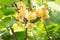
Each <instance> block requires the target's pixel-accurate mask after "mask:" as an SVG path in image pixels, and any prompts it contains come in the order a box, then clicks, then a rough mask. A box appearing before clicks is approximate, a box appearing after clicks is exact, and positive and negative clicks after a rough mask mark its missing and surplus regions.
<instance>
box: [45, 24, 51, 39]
mask: <svg viewBox="0 0 60 40" xmlns="http://www.w3.org/2000/svg"><path fill="white" fill-rule="evenodd" d="M44 28H45V30H46V34H47V37H48V40H51V39H50V36H49V33H48V29H47V28H46V24H45V23H44Z"/></svg>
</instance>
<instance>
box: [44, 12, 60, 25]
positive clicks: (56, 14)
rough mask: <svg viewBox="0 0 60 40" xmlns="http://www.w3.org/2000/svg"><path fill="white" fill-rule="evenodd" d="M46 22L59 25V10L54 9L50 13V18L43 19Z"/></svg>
mask: <svg viewBox="0 0 60 40" xmlns="http://www.w3.org/2000/svg"><path fill="white" fill-rule="evenodd" d="M45 23H46V24H51V23H55V24H59V25H60V12H59V11H54V12H52V13H51V14H50V19H47V20H46V21H45Z"/></svg>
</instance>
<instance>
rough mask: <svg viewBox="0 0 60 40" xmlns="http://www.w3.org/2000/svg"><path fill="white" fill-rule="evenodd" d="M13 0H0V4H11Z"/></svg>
mask: <svg viewBox="0 0 60 40" xmlns="http://www.w3.org/2000/svg"><path fill="white" fill-rule="evenodd" d="M14 1H15V0H0V5H3V6H9V5H11V4H13V2H14Z"/></svg>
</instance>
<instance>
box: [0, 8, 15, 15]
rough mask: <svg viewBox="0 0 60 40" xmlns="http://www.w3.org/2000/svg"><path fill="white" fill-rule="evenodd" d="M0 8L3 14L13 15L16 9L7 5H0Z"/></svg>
mask: <svg viewBox="0 0 60 40" xmlns="http://www.w3.org/2000/svg"><path fill="white" fill-rule="evenodd" d="M0 10H1V11H2V12H3V14H4V15H5V16H8V15H13V14H15V12H16V10H15V9H14V8H12V7H7V8H5V7H2V8H0Z"/></svg>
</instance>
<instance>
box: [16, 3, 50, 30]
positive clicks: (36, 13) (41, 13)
mask: <svg viewBox="0 0 60 40" xmlns="http://www.w3.org/2000/svg"><path fill="white" fill-rule="evenodd" d="M16 4H17V7H18V9H19V10H18V11H19V13H18V14H17V16H16V19H17V20H19V21H20V22H23V20H24V18H26V19H27V20H28V23H27V24H26V27H27V28H28V29H32V27H33V23H31V22H30V20H34V19H36V18H37V17H40V18H41V21H42V22H44V21H45V20H46V19H47V18H49V11H48V10H47V8H46V6H45V5H42V6H40V7H38V8H34V9H32V10H28V9H27V8H28V6H27V5H26V4H25V3H24V2H17V3H16Z"/></svg>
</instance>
